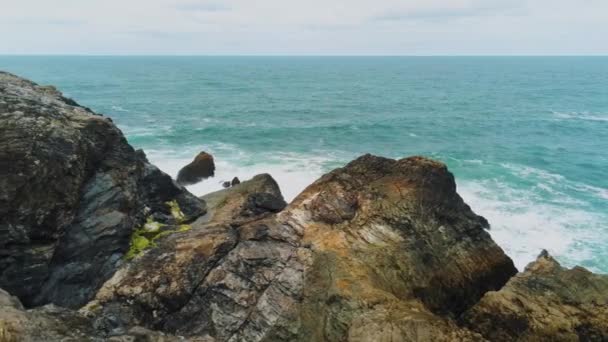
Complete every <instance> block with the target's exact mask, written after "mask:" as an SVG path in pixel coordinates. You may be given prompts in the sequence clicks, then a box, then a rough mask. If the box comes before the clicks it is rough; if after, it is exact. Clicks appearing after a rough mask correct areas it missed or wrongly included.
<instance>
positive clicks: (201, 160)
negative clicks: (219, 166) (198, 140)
mask: <svg viewBox="0 0 608 342" xmlns="http://www.w3.org/2000/svg"><path fill="white" fill-rule="evenodd" d="M214 175H215V163H214V162H213V156H212V155H210V154H209V153H207V152H201V153H199V154H198V155H197V156H196V157H195V158H194V160H193V161H192V162H191V163H190V164H188V165H186V166H184V167H183V168H182V169H181V170H179V172H178V174H177V182H178V183H179V184H182V185H191V184H196V183H198V182H200V181H201V180H203V179H206V178H209V177H213V176H214Z"/></svg>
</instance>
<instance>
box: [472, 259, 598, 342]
mask: <svg viewBox="0 0 608 342" xmlns="http://www.w3.org/2000/svg"><path fill="white" fill-rule="evenodd" d="M462 321H463V323H464V325H466V326H468V327H470V329H472V330H475V331H477V332H479V333H481V334H483V335H484V336H485V337H486V338H487V339H489V340H491V341H608V276H606V275H597V274H593V273H591V272H589V271H588V270H586V269H584V268H582V267H574V268H572V269H566V268H563V267H561V266H560V264H559V263H558V262H557V261H556V260H555V259H553V258H552V257H551V256H549V254H548V253H547V252H546V251H544V252H543V253H541V255H540V256H539V257H538V259H537V260H536V261H535V262H533V263H531V264H529V265H528V266H527V267H526V269H525V271H524V272H522V273H520V274H518V275H516V276H515V277H513V278H512V279H511V280H510V281H509V282H508V283H507V285H506V286H505V287H504V288H502V289H501V290H500V291H498V292H488V293H486V295H485V296H484V297H483V298H482V299H481V301H479V303H477V304H476V305H475V306H473V307H472V308H471V309H470V310H469V311H468V312H467V313H466V314H465V315H464V316H463V318H462Z"/></svg>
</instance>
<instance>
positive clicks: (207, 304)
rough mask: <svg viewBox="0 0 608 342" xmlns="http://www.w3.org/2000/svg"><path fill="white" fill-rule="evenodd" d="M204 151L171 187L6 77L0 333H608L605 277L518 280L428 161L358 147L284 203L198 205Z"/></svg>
mask: <svg viewBox="0 0 608 342" xmlns="http://www.w3.org/2000/svg"><path fill="white" fill-rule="evenodd" d="M197 158H198V159H195V160H194V161H193V164H192V166H190V167H189V170H188V171H189V173H191V174H186V172H184V173H183V174H182V176H181V177H182V179H180V180H179V182H178V180H173V179H171V177H170V176H169V175H167V174H165V173H163V172H162V171H161V170H159V169H158V168H156V167H155V166H154V165H152V164H150V163H149V162H148V160H147V159H146V156H145V153H144V152H143V151H141V150H135V149H133V148H132V147H131V146H130V145H129V144H128V142H127V141H126V139H125V137H124V136H123V134H122V132H121V131H120V130H119V129H118V128H117V127H116V126H115V125H114V124H113V123H112V120H111V119H110V118H108V117H105V116H102V115H98V114H96V113H94V112H93V111H91V110H90V109H88V108H86V107H82V106H80V105H78V104H77V103H76V102H75V101H73V100H71V99H67V98H65V97H64V96H63V95H62V94H61V93H60V92H59V91H58V90H57V89H55V88H54V87H51V86H40V85H37V84H35V83H33V82H31V81H28V80H25V79H23V78H20V77H18V76H15V75H12V74H9V73H5V72H0V288H1V289H0V342H13V341H217V342H220V341H608V276H606V275H599V274H593V273H591V272H589V271H588V270H585V269H584V268H581V267H575V268H573V269H566V268H563V267H562V266H560V265H559V263H558V262H557V261H556V260H555V259H553V258H552V257H551V256H550V255H549V254H548V253H547V252H546V251H542V252H541V251H539V253H540V255H539V257H538V259H537V260H536V261H533V262H531V263H530V264H529V265H528V267H527V268H526V269H525V270H524V271H523V272H519V273H518V271H517V269H516V268H515V267H514V265H513V262H512V261H511V259H510V258H509V257H508V256H507V255H506V254H505V253H504V252H503V250H502V249H501V248H500V247H499V246H498V245H497V244H496V243H495V242H494V241H493V240H492V238H491V237H490V234H489V233H488V231H487V230H488V229H489V223H488V222H487V220H486V219H484V218H483V217H481V216H479V215H477V214H475V213H474V211H473V209H474V208H473V209H472V208H470V207H469V206H468V205H467V204H466V203H465V202H464V201H463V200H462V198H461V197H460V196H459V195H458V193H457V191H456V183H455V180H454V177H453V175H452V174H451V173H450V172H449V170H448V169H447V167H446V166H445V165H444V164H442V163H441V162H438V161H434V160H431V159H428V158H425V157H418V156H416V157H409V158H403V159H399V160H394V159H388V158H383V157H378V156H373V155H369V154H368V155H364V156H361V157H359V158H357V159H355V160H353V161H352V162H350V163H349V164H347V165H345V166H344V167H342V168H338V169H336V170H333V171H331V172H329V173H327V174H325V175H324V176H322V177H321V178H319V179H318V180H317V181H315V182H314V183H313V184H311V185H310V186H308V187H307V188H306V189H305V190H304V191H303V192H302V193H301V194H300V195H298V196H297V197H296V198H295V199H294V200H293V201H291V203H286V202H285V200H284V199H283V196H282V194H281V191H280V189H279V186H278V184H277V183H276V182H275V181H274V179H273V178H272V176H271V175H268V174H262V175H258V176H256V177H254V178H252V179H250V180H243V181H238V180H237V181H233V182H231V184H230V185H231V187H229V188H227V189H224V190H220V191H218V192H215V193H211V194H207V195H205V196H202V197H200V198H197V197H196V196H194V195H192V194H191V193H189V192H188V191H187V190H186V189H185V188H184V187H183V186H182V185H181V184H188V183H190V182H192V181H196V180H199V179H203V178H205V177H209V176H212V175H213V171H214V169H215V166H213V167H212V166H211V165H213V158H212V157H211V156H210V155H207V154H205V155H203V156H202V157H200V156H199V157H197ZM195 164H198V165H197V166H196V171H199V172H203V176H199V175H196V176H193V175H192V174H193V172H192V171H193V170H195ZM201 170H202V171H201Z"/></svg>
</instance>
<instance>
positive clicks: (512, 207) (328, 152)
mask: <svg viewBox="0 0 608 342" xmlns="http://www.w3.org/2000/svg"><path fill="white" fill-rule="evenodd" d="M0 69H2V70H7V71H10V72H13V73H16V74H19V75H22V76H25V77H28V78H31V79H33V80H35V81H36V82H38V83H42V84H54V85H56V86H57V87H58V88H60V89H61V90H62V91H63V92H64V93H66V94H67V95H68V96H70V97H73V98H74V99H76V100H77V101H78V102H79V103H81V104H83V105H86V106H89V107H91V108H93V109H94V110H96V111H98V112H102V113H105V114H107V115H110V116H112V117H113V118H114V120H115V122H116V123H117V124H118V125H119V127H121V128H122V129H123V131H124V132H125V134H126V135H127V137H128V139H129V141H130V142H131V143H132V144H133V145H134V146H136V147H138V148H143V149H145V150H146V152H147V154H148V156H149V158H150V159H151V160H152V161H153V162H154V163H156V164H157V165H159V166H160V167H161V168H162V169H164V170H165V171H167V172H169V173H171V174H173V175H175V174H176V173H177V171H178V170H179V168H180V167H181V166H183V165H184V164H185V163H187V162H189V160H190V159H191V158H192V157H193V155H194V154H195V153H197V152H198V151H200V150H207V151H210V152H211V153H213V154H214V155H215V157H216V159H217V162H218V175H217V177H216V178H215V179H213V180H208V181H206V182H203V183H201V184H199V185H195V186H193V187H191V188H190V189H191V191H193V192H195V193H198V194H202V193H205V192H208V191H213V190H216V189H219V188H220V184H219V183H220V181H221V180H227V179H231V178H232V177H233V176H239V177H240V178H241V179H244V178H248V177H250V176H252V175H254V174H256V173H259V172H269V173H271V174H272V175H273V176H274V177H275V178H277V180H278V181H279V183H280V185H281V187H282V189H283V192H284V193H285V195H286V197H288V198H291V197H293V196H295V195H296V194H297V193H298V192H299V191H300V190H302V189H303V188H304V187H305V186H306V185H307V184H309V183H310V182H312V181H313V180H314V179H316V178H317V177H318V176H320V175H321V174H322V173H324V172H326V171H329V170H331V169H332V168H335V167H338V166H341V165H343V164H344V163H346V162H347V161H349V160H351V159H352V158H354V157H356V156H358V155H360V154H362V153H367V152H370V153H374V154H379V155H384V156H389V157H403V156H409V155H413V154H423V155H428V156H431V157H433V158H437V159H440V160H442V161H444V162H445V163H447V164H448V166H449V167H450V169H451V171H452V172H453V173H454V174H455V175H456V179H457V183H458V189H459V192H460V193H461V195H462V196H463V197H464V198H465V200H466V201H467V202H468V203H469V204H470V205H471V206H472V207H473V209H474V210H475V211H477V212H478V213H479V214H481V215H484V216H485V217H487V218H488V220H489V221H490V223H491V224H492V230H491V233H492V235H493V237H494V238H495V240H496V241H497V242H498V243H499V244H500V245H501V246H502V247H503V248H504V249H505V250H506V251H507V253H508V254H509V255H510V256H511V257H512V258H514V260H515V261H516V264H517V266H518V267H519V268H522V267H523V266H525V264H526V263H527V262H529V261H531V260H533V259H534V258H535V256H536V255H537V254H538V253H539V252H540V250H541V249H542V248H546V249H548V250H549V251H550V252H551V253H552V254H554V255H556V256H557V257H558V259H559V260H560V261H561V262H563V263H564V264H566V265H568V266H572V265H575V264H579V265H582V266H585V267H588V268H590V269H592V270H594V271H599V272H603V273H608V177H607V176H608V171H607V170H608V58H605V57H563V58H562V57H407V58H400V57H397V58H396V57H0Z"/></svg>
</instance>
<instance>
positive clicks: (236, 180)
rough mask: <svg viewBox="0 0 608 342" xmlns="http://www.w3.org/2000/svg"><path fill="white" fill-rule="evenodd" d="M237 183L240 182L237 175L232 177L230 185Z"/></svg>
mask: <svg viewBox="0 0 608 342" xmlns="http://www.w3.org/2000/svg"><path fill="white" fill-rule="evenodd" d="M237 184H241V180H240V179H239V177H234V178H232V181H231V182H230V185H231V186H235V185H237Z"/></svg>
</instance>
